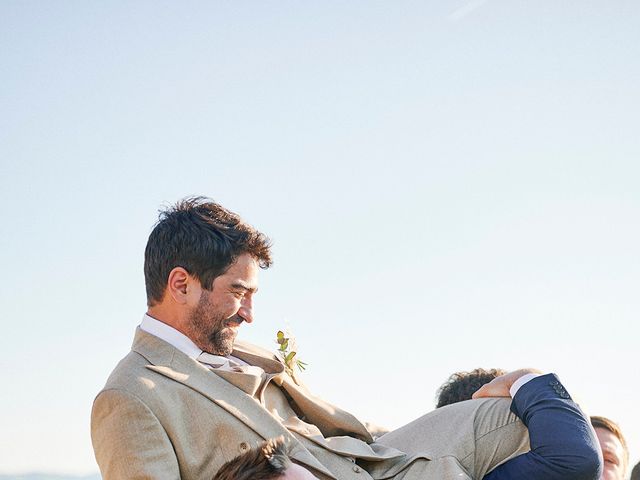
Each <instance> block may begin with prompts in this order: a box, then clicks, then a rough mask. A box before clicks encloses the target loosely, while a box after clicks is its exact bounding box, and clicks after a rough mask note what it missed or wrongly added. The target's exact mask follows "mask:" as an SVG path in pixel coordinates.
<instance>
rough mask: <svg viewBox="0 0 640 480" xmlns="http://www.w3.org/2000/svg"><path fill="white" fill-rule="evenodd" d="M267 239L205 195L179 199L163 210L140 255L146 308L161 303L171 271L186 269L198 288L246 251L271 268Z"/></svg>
mask: <svg viewBox="0 0 640 480" xmlns="http://www.w3.org/2000/svg"><path fill="white" fill-rule="evenodd" d="M270 248H271V244H270V241H269V239H268V238H267V237H266V236H265V235H264V234H262V233H260V232H259V231H257V230H256V229H255V228H253V227H252V226H251V225H249V224H248V223H245V222H244V221H243V220H242V219H241V218H240V217H239V216H238V215H237V214H235V213H233V212H231V211H229V210H227V209H226V208H224V207H222V206H221V205H219V204H217V203H215V202H213V201H212V200H210V199H208V198H205V197H190V198H185V199H183V200H180V201H179V202H178V203H176V205H174V206H173V207H171V208H169V209H167V210H164V211H161V212H160V216H159V220H158V223H157V224H156V225H155V227H154V228H153V231H152V232H151V234H150V235H149V239H148V241H147V247H146V249H145V253H144V277H145V286H146V289H147V305H149V306H150V307H151V306H154V305H156V304H158V303H160V302H161V301H162V298H163V296H164V293H165V289H166V286H167V279H168V276H169V273H170V272H171V270H172V269H174V268H175V267H182V268H184V269H185V270H186V271H187V272H189V274H190V275H191V276H193V277H195V278H196V279H197V280H198V281H199V282H200V284H201V285H202V287H203V288H204V289H206V290H211V288H212V286H213V281H214V279H215V278H216V277H218V276H219V275H222V274H223V273H224V272H225V271H226V270H227V269H228V268H229V267H230V266H231V265H232V264H233V263H234V262H235V261H236V259H237V258H238V257H239V256H240V255H242V254H245V253H248V254H250V255H251V256H252V257H253V258H255V259H256V261H257V262H258V265H259V266H260V267H261V268H268V267H269V266H270V265H271V252H270Z"/></svg>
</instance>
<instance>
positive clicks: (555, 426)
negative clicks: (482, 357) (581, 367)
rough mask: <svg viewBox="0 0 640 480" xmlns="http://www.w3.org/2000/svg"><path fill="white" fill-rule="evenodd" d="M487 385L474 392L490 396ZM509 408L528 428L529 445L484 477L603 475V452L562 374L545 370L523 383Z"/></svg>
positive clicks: (576, 478)
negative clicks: (519, 453)
mask: <svg viewBox="0 0 640 480" xmlns="http://www.w3.org/2000/svg"><path fill="white" fill-rule="evenodd" d="M498 378H500V377H498ZM496 380H498V379H496ZM496 380H494V382H495V381H496ZM512 383H513V381H511V384H512ZM511 384H509V385H508V386H507V391H508V388H509V387H510V386H511ZM486 387H487V388H486V389H485V390H484V391H480V390H479V391H478V392H477V393H476V394H475V395H474V398H479V397H483V396H488V395H487V393H490V392H491V390H492V387H491V384H487V385H486ZM493 389H494V390H495V385H494V387H493ZM498 396H501V395H498ZM502 396H504V395H502ZM511 411H512V412H513V413H514V414H515V415H517V416H518V417H519V418H520V419H521V420H522V422H523V423H524V424H525V425H526V426H527V428H528V429H529V439H530V444H531V451H530V452H528V453H525V454H523V455H520V456H518V457H515V458H513V459H511V460H509V461H508V462H505V463H503V464H502V465H500V466H498V467H496V468H495V469H494V470H493V471H491V472H490V473H488V474H487V475H485V477H484V480H516V479H523V480H524V479H527V480H532V479H533V480H535V479H544V480H597V479H599V478H600V472H601V471H602V457H601V455H600V448H599V446H598V442H597V440H596V438H595V435H594V434H593V430H592V428H591V426H590V424H589V420H588V419H587V418H586V417H585V415H584V414H583V413H582V411H581V410H580V408H579V407H578V406H577V405H576V404H575V403H574V402H573V400H571V397H570V396H569V394H568V393H567V391H566V390H565V389H564V387H563V386H562V384H561V383H560V381H559V380H558V377H556V376H555V375H553V374H549V375H541V376H539V377H536V378H533V379H532V380H529V381H528V382H527V383H525V384H524V385H522V386H521V387H520V389H519V390H518V391H517V393H516V394H515V396H514V398H513V401H512V403H511Z"/></svg>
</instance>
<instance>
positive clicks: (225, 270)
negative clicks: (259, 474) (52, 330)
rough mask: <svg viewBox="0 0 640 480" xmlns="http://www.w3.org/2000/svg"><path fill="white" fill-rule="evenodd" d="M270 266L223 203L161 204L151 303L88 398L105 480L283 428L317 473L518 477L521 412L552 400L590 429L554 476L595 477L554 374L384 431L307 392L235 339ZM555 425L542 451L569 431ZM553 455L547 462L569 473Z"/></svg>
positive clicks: (164, 472) (173, 466)
mask: <svg viewBox="0 0 640 480" xmlns="http://www.w3.org/2000/svg"><path fill="white" fill-rule="evenodd" d="M270 264H271V256H270V245H269V241H268V239H267V238H266V237H265V236H264V235H263V234H261V233H260V232H258V231H256V230H255V229H254V228H253V227H251V226H250V225H248V224H246V223H244V222H243V221H242V220H241V219H240V218H239V217H238V216H237V215H235V214H233V213H232V212H229V211H228V210H226V209H224V208H223V207H221V206H220V205H217V204H215V203H213V202H211V201H208V200H206V199H202V198H195V199H186V200H183V201H181V202H179V203H178V204H177V205H176V206H175V207H174V208H172V209H170V210H168V211H167V212H164V213H163V214H162V215H161V218H160V221H159V222H158V224H157V225H156V226H155V228H154V230H153V231H152V233H151V235H150V236H149V240H148V243H147V247H146V250H145V266H144V272H145V283H146V289H147V303H148V307H149V308H148V311H147V314H146V315H145V316H144V318H143V320H142V323H141V324H140V326H139V327H138V329H137V331H136V334H135V338H134V342H133V346H132V349H131V352H130V353H129V354H128V355H127V356H126V357H125V358H124V359H123V360H122V361H121V362H120V363H119V364H118V366H117V367H116V368H115V370H114V371H113V373H112V374H111V375H110V377H109V379H108V380H107V383H106V385H105V388H104V389H103V390H102V391H101V392H100V393H99V394H98V396H97V397H96V400H95V402H94V406H93V411H92V422H91V423H92V425H91V427H92V428H91V435H92V441H93V445H94V450H95V454H96V459H97V461H98V464H99V466H100V470H101V472H102V475H103V478H104V479H105V480H112V479H125V478H140V479H147V478H166V479H178V478H183V479H210V478H212V477H213V476H214V474H215V472H216V471H217V470H218V468H220V466H221V465H223V464H224V463H225V462H227V461H229V460H231V459H232V458H234V457H235V456H236V455H238V454H240V453H243V452H245V451H247V450H248V449H249V448H251V447H252V446H255V445H257V444H258V443H260V442H262V441H264V440H265V439H268V438H273V437H278V436H283V437H284V438H285V439H286V441H287V442H288V449H289V456H290V458H291V459H292V460H293V461H294V462H295V463H296V464H298V465H301V466H303V467H305V468H306V469H307V470H309V471H310V472H312V473H313V475H315V476H316V477H317V478H320V479H340V480H342V479H354V480H355V479H371V478H374V479H376V480H382V479H396V480H418V479H425V478H426V479H434V480H436V479H452V480H453V479H457V480H464V479H481V478H487V479H489V478H491V480H494V479H496V480H498V479H502V478H511V477H512V476H513V474H512V472H514V471H516V470H514V469H513V468H512V469H509V467H508V465H509V464H514V463H513V462H507V460H509V459H511V458H513V457H516V456H518V455H520V454H522V453H524V452H526V451H528V449H529V438H528V435H527V429H526V428H525V427H524V426H523V423H522V422H521V421H520V420H519V419H518V417H517V416H516V414H518V415H519V416H520V417H522V418H527V419H529V420H528V421H530V422H533V424H536V422H537V420H536V419H539V418H542V419H545V418H546V417H545V415H549V413H548V412H549V411H552V410H558V408H560V409H561V410H564V414H563V415H564V417H562V418H561V420H568V421H566V422H563V421H561V422H559V424H562V425H574V426H573V427H567V428H569V429H571V428H574V429H575V432H574V431H571V432H570V433H571V435H574V436H575V437H579V436H581V435H582V437H583V438H581V440H580V441H576V442H573V443H575V445H576V448H574V449H569V451H568V452H567V453H566V455H565V457H566V458H580V459H581V460H580V461H579V462H578V464H577V467H576V469H573V466H572V469H573V470H574V471H573V474H574V475H573V476H571V475H564V476H558V477H557V478H567V479H574V480H588V479H592V478H597V473H598V468H599V464H598V459H597V453H595V454H594V453H593V451H596V448H595V447H593V445H592V444H593V443H595V440H593V438H592V437H590V436H589V434H585V433H584V431H583V430H584V428H583V427H584V425H585V422H586V420H585V418H584V416H583V415H582V414H581V412H580V411H579V409H577V407H575V405H574V404H573V403H572V402H571V401H570V398H569V397H568V395H566V397H565V396H564V394H565V393H566V392H565V391H564V390H560V389H558V385H559V383H558V382H557V381H556V380H554V379H555V377H552V378H550V379H549V378H547V377H548V376H538V375H537V374H535V373H533V372H532V371H518V372H514V373H512V374H508V375H505V376H503V377H499V378H498V379H496V381H494V382H492V384H490V385H489V386H488V387H487V388H486V389H484V390H483V391H482V392H480V396H489V395H492V396H502V397H509V396H510V395H511V396H513V397H514V401H513V405H511V402H510V401H509V400H508V399H506V398H486V399H483V400H472V401H468V402H462V403H460V404H457V405H453V406H449V407H444V408H442V409H438V410H437V411H434V412H432V413H430V414H427V415H425V416H423V417H421V418H419V419H417V420H416V421H414V422H412V423H410V424H409V425H407V426H405V427H402V428H400V429H398V430H395V431H393V432H389V433H386V434H383V435H381V436H378V435H379V434H380V433H382V432H374V431H371V430H370V429H368V428H367V426H366V425H365V424H363V423H361V422H360V421H359V420H358V419H356V418H355V417H354V416H352V415H351V414H349V413H347V412H345V411H343V410H341V409H339V408H337V407H335V406H333V405H331V404H329V403H327V402H325V401H323V400H322V399H319V398H317V397H315V396H313V395H312V394H311V393H310V392H309V391H308V390H307V389H306V388H305V387H304V385H302V383H301V382H300V380H299V379H298V378H296V377H295V375H291V374H290V372H289V373H287V370H286V369H285V366H284V365H283V363H282V362H281V361H280V359H279V357H277V356H276V355H274V354H272V353H270V352H268V351H265V350H263V349H261V348H259V347H255V346H252V345H248V344H243V343H241V342H236V341H235V338H236V335H237V331H238V328H239V327H240V325H241V324H242V323H243V322H246V323H248V324H249V323H251V322H252V321H253V316H252V306H253V296H254V294H255V293H256V291H257V288H258V269H259V268H260V267H262V268H267V267H269V265H270ZM547 384H548V385H553V388H554V389H555V392H556V394H557V395H556V394H554V395H555V396H556V397H557V398H555V397H553V398H551V397H549V396H548V395H547V397H545V398H544V401H545V402H548V401H550V402H551V406H550V407H549V406H545V405H546V403H544V402H542V401H541V397H539V395H538V392H539V391H540V389H541V388H547V389H550V387H548V386H546V385H547ZM531 385H534V386H531ZM560 388H561V386H560ZM518 390H520V391H522V393H519V394H518V395H516V392H517V391H518ZM561 393H562V395H561ZM536 395H538V396H537V397H536ZM561 398H562V399H561ZM567 399H568V400H567ZM554 402H555V403H554ZM540 404H543V406H542V407H540ZM510 406H511V407H510ZM547 423H550V424H555V423H558V422H547ZM586 424H588V422H587V423H586ZM549 428H551V429H552V430H553V428H554V427H549ZM563 428H564V427H563ZM587 429H588V428H587ZM551 433H553V435H548V438H550V439H551V440H550V441H549V440H545V442H547V443H545V444H543V445H542V446H543V447H545V448H547V449H549V448H550V446H554V445H556V444H553V438H555V437H557V436H558V435H560V434H561V433H562V432H551ZM556 433H557V435H556ZM571 438H573V437H571ZM535 442H539V440H538V436H537V434H536V435H534V434H533V430H532V436H531V445H532V447H534V446H537V443H535ZM569 443H571V442H569ZM556 446H557V445H556ZM527 455H530V454H527ZM527 455H522V456H520V457H518V459H516V461H515V462H518V461H520V463H522V464H524V462H521V460H522V459H523V458H526V457H527ZM594 455H595V457H594ZM583 458H584V461H582V459H583ZM594 458H595V463H594V461H593V460H594ZM528 460H532V461H534V463H535V461H537V457H535V458H534V457H530V458H529V459H528ZM505 462H506V463H505ZM554 462H556V461H555V460H553V461H551V462H550V463H551V464H552V465H551V466H550V468H551V470H550V471H556V470H557V471H558V472H560V473H564V474H566V473H567V472H566V471H565V470H566V468H565V467H566V465H565V464H564V463H562V462H559V463H560V465H559V466H558V465H556V463H557V462H556V463H554ZM498 465H500V466H498ZM546 466H547V465H546V464H545V467H546ZM496 467H497V468H496ZM518 468H519V467H518ZM488 472H491V473H488ZM569 473H571V472H569ZM529 478H556V477H553V476H548V477H547V476H538V477H529Z"/></svg>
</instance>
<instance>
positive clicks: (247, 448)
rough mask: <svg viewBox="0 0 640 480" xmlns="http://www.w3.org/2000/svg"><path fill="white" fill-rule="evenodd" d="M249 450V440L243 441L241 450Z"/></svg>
mask: <svg viewBox="0 0 640 480" xmlns="http://www.w3.org/2000/svg"><path fill="white" fill-rule="evenodd" d="M247 450H249V444H248V443H247V442H242V443H241V444H240V451H241V452H246V451H247Z"/></svg>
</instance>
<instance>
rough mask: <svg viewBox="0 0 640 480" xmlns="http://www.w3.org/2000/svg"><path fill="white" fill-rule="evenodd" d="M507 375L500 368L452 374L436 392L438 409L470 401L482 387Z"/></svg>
mask: <svg viewBox="0 0 640 480" xmlns="http://www.w3.org/2000/svg"><path fill="white" fill-rule="evenodd" d="M505 373H507V372H506V371H504V370H502V369H500V368H492V369H491V370H485V369H483V368H476V369H475V370H471V371H470V372H456V373H454V374H452V375H451V376H450V377H449V379H448V380H447V381H446V382H445V383H444V384H443V385H442V386H441V387H440V388H439V389H438V391H437V392H436V408H440V407H444V406H445V405H451V404H452V403H457V402H462V401H464V400H470V399H471V396H472V395H473V394H474V393H475V392H476V390H478V389H479V388H480V387H481V386H483V385H484V384H485V383H489V382H490V381H491V380H493V379H494V378H496V377H499V376H500V375H504V374H505Z"/></svg>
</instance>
